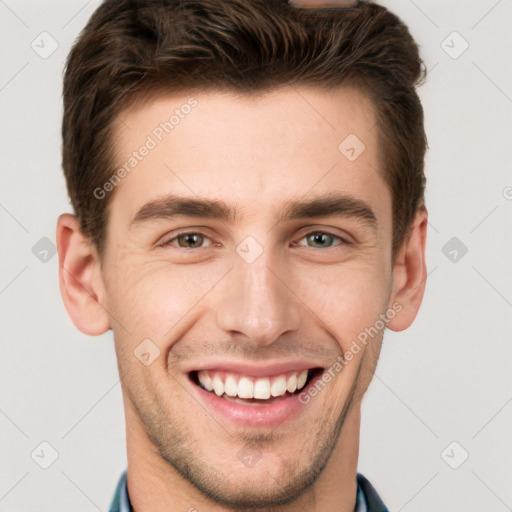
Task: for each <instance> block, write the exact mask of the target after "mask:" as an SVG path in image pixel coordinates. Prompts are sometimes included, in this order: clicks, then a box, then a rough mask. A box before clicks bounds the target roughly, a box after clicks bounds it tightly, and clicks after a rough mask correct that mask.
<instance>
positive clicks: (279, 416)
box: [191, 375, 321, 427]
mask: <svg viewBox="0 0 512 512" xmlns="http://www.w3.org/2000/svg"><path fill="white" fill-rule="evenodd" d="M320 377H321V375H315V376H314V377H313V378H312V379H311V380H310V381H308V384H307V386H305V387H304V388H303V389H302V390H301V393H303V392H304V391H305V390H306V389H307V388H308V387H309V386H311V385H312V384H314V382H315V381H316V380H317V379H319V378H320ZM191 383H192V386H193V388H194V392H195V393H197V395H198V396H199V398H200V400H201V402H202V403H204V404H205V405H206V407H207V408H208V409H209V410H211V411H212V412H213V413H214V414H215V415H216V416H220V417H222V418H226V419H228V420H230V421H232V422H234V423H236V424H238V425H245V426H262V427H275V426H277V425H280V424H281V423H283V422H284V421H286V420H291V419H293V418H294V417H295V416H296V415H297V414H298V412H299V411H301V410H305V408H306V407H307V405H309V403H308V404H303V403H301V402H300V401H299V395H300V393H296V394H293V395H291V396H287V397H285V398H282V399H279V400H277V399H275V400H274V401H273V402H272V403H270V404H268V405H254V404H248V405H245V404H241V403H237V402H232V401H231V400H227V399H225V398H220V397H219V396H217V395H216V394H215V393H213V392H210V391H206V390H205V389H203V388H202V387H201V386H199V385H197V384H195V383H194V382H192V381H191Z"/></svg>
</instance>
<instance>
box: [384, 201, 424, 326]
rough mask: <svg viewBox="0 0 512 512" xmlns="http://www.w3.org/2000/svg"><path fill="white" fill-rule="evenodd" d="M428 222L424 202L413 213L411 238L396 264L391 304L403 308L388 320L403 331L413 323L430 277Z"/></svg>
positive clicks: (405, 244) (401, 251) (403, 247)
mask: <svg viewBox="0 0 512 512" xmlns="http://www.w3.org/2000/svg"><path fill="white" fill-rule="evenodd" d="M427 224H428V212H427V209H426V208H425V207H424V206H423V207H421V208H420V209H419V210H418V212H417V213H416V215H415V217H414V221H413V224H412V226H411V231H410V235H409V238H408V239H407V241H406V242H405V243H404V245H403V246H402V248H401V249H400V253H399V255H398V257H397V259H396V262H395V265H394V267H393V293H392V296H391V299H390V304H389V305H390V307H391V305H392V304H399V305H400V306H401V309H400V312H399V313H398V314H397V315H396V316H395V317H394V318H393V319H390V320H389V321H388V323H387V327H388V328H389V329H391V330H393V331H403V330H404V329H407V328H408V327H409V326H410V325H411V324H412V322H413V321H414V319H415V318H416V315H417V314H418V311H419V309H420V306H421V302H422V300H423V294H424V292H425V285H426V278H427V267H426V263H425V246H426V240H427Z"/></svg>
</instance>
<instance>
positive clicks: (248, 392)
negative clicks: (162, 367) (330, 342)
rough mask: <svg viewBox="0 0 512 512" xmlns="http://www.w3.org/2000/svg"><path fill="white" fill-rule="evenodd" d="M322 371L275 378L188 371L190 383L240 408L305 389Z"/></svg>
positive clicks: (293, 394)
mask: <svg viewBox="0 0 512 512" xmlns="http://www.w3.org/2000/svg"><path fill="white" fill-rule="evenodd" d="M322 372H323V368H309V369H304V370H301V371H291V372H286V373H281V374H278V375H271V376H264V377H253V376H250V375H242V374H238V373H233V372H225V371H209V370H200V371H192V372H189V378H190V380H191V381H192V383H193V384H195V385H196V386H198V387H200V388H201V389H203V390H204V391H206V392H208V393H211V394H214V395H216V396H217V397H219V398H221V399H223V400H228V401H230V402H234V403H239V404H243V405H260V406H261V405H269V404H272V403H274V402H278V401H281V400H284V399H287V398H290V397H293V396H296V395H298V394H299V393H301V392H302V391H303V390H305V389H306V388H307V387H308V385H309V384H310V383H311V381H312V380H313V379H314V378H315V377H317V376H319V375H320V374H321V373H322Z"/></svg>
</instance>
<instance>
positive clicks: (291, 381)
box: [286, 373, 297, 393]
mask: <svg viewBox="0 0 512 512" xmlns="http://www.w3.org/2000/svg"><path fill="white" fill-rule="evenodd" d="M286 389H287V390H288V391H289V392H290V393H293V392H294V391H295V390H296V389H297V374H296V373H292V374H291V375H290V376H289V377H288V380H287V381H286Z"/></svg>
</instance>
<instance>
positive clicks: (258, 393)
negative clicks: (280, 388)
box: [254, 378, 270, 399]
mask: <svg viewBox="0 0 512 512" xmlns="http://www.w3.org/2000/svg"><path fill="white" fill-rule="evenodd" d="M254 398H260V399H267V398H270V379H268V378H265V379H258V380H257V381H256V382H255V383H254Z"/></svg>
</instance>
